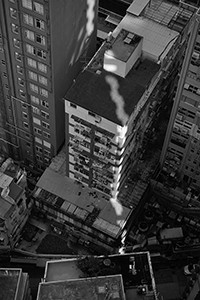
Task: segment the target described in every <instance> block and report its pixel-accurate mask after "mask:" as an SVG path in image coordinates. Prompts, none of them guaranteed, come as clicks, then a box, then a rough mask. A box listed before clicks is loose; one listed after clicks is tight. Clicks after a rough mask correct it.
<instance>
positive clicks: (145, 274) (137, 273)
mask: <svg viewBox="0 0 200 300" xmlns="http://www.w3.org/2000/svg"><path fill="white" fill-rule="evenodd" d="M81 260H82V263H81ZM87 262H88V265H91V264H95V265H96V266H97V268H96V269H95V268H94V269H93V271H92V272H91V274H86V273H82V271H81V270H80V269H79V268H78V266H79V264H80V265H81V264H85V263H87ZM99 269H101V270H100V271H99ZM97 273H98V275H97V276H102V275H106V274H109V275H114V274H121V275H122V280H123V284H124V286H125V288H127V289H128V290H129V289H131V290H132V291H137V287H139V286H141V285H144V284H145V285H147V286H148V287H149V290H152V291H153V292H155V280H154V275H153V269H152V265H151V259H150V254H149V252H134V253H125V254H112V255H108V256H84V257H79V258H70V259H62V260H54V261H52V260H51V261H47V262H46V267H45V274H44V282H49V283H50V282H55V281H64V280H72V279H79V278H80V277H81V278H84V277H85V278H86V277H87V278H88V276H92V277H94V276H96V274H97ZM132 294H134V295H135V293H134V292H132ZM128 299H131V298H128ZM132 299H133V298H132ZM134 299H143V298H140V297H136V298H134Z"/></svg>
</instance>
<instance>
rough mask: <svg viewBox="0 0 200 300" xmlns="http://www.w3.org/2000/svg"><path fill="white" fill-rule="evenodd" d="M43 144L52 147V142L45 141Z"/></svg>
mask: <svg viewBox="0 0 200 300" xmlns="http://www.w3.org/2000/svg"><path fill="white" fill-rule="evenodd" d="M43 144H44V146H45V147H47V148H51V144H50V143H49V142H46V141H43Z"/></svg>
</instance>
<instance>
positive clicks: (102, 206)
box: [36, 168, 131, 236]
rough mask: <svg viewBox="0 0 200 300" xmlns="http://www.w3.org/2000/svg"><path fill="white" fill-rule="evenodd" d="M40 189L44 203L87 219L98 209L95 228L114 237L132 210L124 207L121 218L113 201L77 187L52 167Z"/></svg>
mask: <svg viewBox="0 0 200 300" xmlns="http://www.w3.org/2000/svg"><path fill="white" fill-rule="evenodd" d="M36 186H37V187H39V188H41V192H40V194H39V197H43V198H44V201H46V202H49V203H51V204H53V205H56V206H57V207H59V208H60V209H63V210H66V212H67V211H68V212H69V213H70V214H75V215H76V216H79V217H82V219H83V220H84V219H85V216H86V215H88V214H90V213H91V214H92V213H93V212H94V210H95V211H96V212H98V213H97V214H96V218H94V223H93V225H94V226H97V228H98V229H100V230H104V231H107V232H108V234H109V233H110V234H111V235H112V236H113V235H114V236H116V235H117V234H118V232H119V231H120V230H121V224H122V223H123V222H125V221H126V220H127V219H128V217H129V214H130V211H131V210H130V209H129V208H127V207H124V206H122V213H121V215H117V214H116V211H115V209H114V208H113V206H112V204H111V202H110V201H109V200H107V198H106V197H105V195H104V194H103V193H101V192H97V191H95V192H94V190H93V189H91V188H89V187H87V186H84V185H82V184H77V183H76V182H74V180H72V179H70V178H68V177H66V176H63V175H61V174H59V173H57V172H55V171H53V170H51V169H50V168H47V169H46V170H45V171H44V173H43V175H42V176H41V178H40V179H39V181H38V182H37V184H36ZM45 191H47V192H49V193H50V194H48V193H46V192H45ZM94 193H95V197H94ZM43 194H44V195H43ZM95 224H96V225H95Z"/></svg>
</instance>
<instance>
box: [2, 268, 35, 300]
mask: <svg viewBox="0 0 200 300" xmlns="http://www.w3.org/2000/svg"><path fill="white" fill-rule="evenodd" d="M0 287H1V289H0V299H1V300H7V299H10V300H11V299H12V300H17V299H19V300H30V299H31V295H30V287H29V275H28V273H23V272H22V269H16V268H14V269H11V268H0Z"/></svg>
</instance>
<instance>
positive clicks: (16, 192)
mask: <svg viewBox="0 0 200 300" xmlns="http://www.w3.org/2000/svg"><path fill="white" fill-rule="evenodd" d="M9 190H10V191H9V194H8V195H9V196H10V197H11V198H12V199H13V200H15V201H16V200H17V199H18V198H19V196H20V195H21V194H22V193H23V191H24V190H23V189H22V188H21V187H20V186H19V185H17V184H16V183H15V182H14V181H13V182H11V184H10V185H9Z"/></svg>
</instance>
